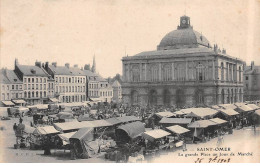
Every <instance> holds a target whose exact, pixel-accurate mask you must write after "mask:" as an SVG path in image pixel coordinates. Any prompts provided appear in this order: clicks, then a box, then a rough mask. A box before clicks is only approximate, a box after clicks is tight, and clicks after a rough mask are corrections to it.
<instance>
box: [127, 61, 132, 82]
mask: <svg viewBox="0 0 260 166" xmlns="http://www.w3.org/2000/svg"><path fill="white" fill-rule="evenodd" d="M127 67H128V71H127V72H128V73H127V81H128V82H130V81H131V79H130V63H128V64H127Z"/></svg>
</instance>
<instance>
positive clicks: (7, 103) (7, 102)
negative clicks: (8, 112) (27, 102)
mask: <svg viewBox="0 0 260 166" xmlns="http://www.w3.org/2000/svg"><path fill="white" fill-rule="evenodd" d="M2 103H4V105H6V106H11V105H15V104H14V103H13V102H12V101H2Z"/></svg>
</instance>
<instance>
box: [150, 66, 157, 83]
mask: <svg viewBox="0 0 260 166" xmlns="http://www.w3.org/2000/svg"><path fill="white" fill-rule="evenodd" d="M158 80H159V69H158V67H157V66H152V67H151V81H158Z"/></svg>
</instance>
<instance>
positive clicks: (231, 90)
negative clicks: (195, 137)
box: [122, 16, 244, 107]
mask: <svg viewBox="0 0 260 166" xmlns="http://www.w3.org/2000/svg"><path fill="white" fill-rule="evenodd" d="M122 65H123V83H122V96H123V102H124V103H126V104H129V105H140V106H148V105H149V106H153V105H168V106H170V105H174V106H177V107H183V106H188V107H192V106H204V105H214V104H220V103H234V102H242V101H243V65H244V61H242V60H240V59H238V58H235V57H231V56H229V55H228V54H226V50H224V49H223V50H222V51H221V50H220V49H219V48H218V46H217V45H214V46H213V47H212V46H211V44H210V43H209V41H208V40H207V38H206V37H205V36H203V35H202V34H201V33H199V32H197V31H195V30H193V26H191V23H190V17H188V16H182V17H181V18H180V25H179V26H177V30H174V31H172V32H170V33H168V34H166V35H165V37H163V38H162V40H161V42H160V43H159V45H158V46H157V50H155V51H146V52H141V53H139V54H137V55H134V56H127V57H123V59H122Z"/></svg>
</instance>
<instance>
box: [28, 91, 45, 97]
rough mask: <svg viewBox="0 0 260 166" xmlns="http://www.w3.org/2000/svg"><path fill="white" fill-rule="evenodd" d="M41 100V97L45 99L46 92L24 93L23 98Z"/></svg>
mask: <svg viewBox="0 0 260 166" xmlns="http://www.w3.org/2000/svg"><path fill="white" fill-rule="evenodd" d="M34 97H36V98H42V97H47V93H46V91H44V92H42V91H40V92H38V91H37V92H24V98H34Z"/></svg>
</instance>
